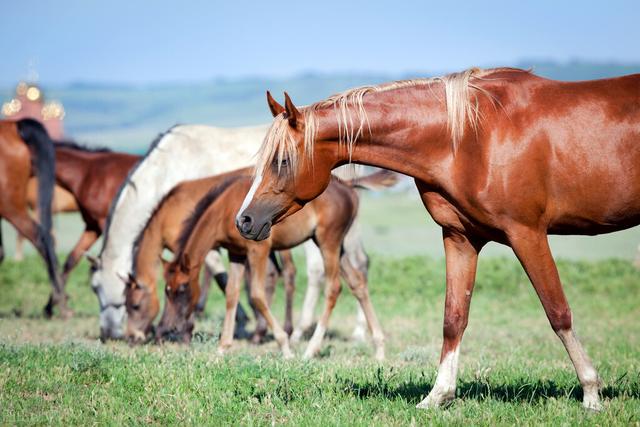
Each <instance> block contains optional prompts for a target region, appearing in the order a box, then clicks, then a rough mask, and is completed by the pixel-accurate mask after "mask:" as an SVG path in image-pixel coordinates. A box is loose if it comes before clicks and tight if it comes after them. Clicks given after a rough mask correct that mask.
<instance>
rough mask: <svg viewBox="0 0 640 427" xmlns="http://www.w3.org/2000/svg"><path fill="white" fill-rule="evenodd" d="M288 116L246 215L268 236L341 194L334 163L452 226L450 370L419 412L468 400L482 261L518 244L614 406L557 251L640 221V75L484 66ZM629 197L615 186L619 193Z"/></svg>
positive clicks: (590, 401) (361, 92)
mask: <svg viewBox="0 0 640 427" xmlns="http://www.w3.org/2000/svg"><path fill="white" fill-rule="evenodd" d="M268 102H269V106H270V108H271V110H272V112H274V113H275V114H276V117H275V120H274V122H273V123H272V127H271V129H270V131H269V133H268V135H267V137H266V138H265V142H264V145H263V147H262V149H261V151H260V154H259V159H258V166H257V169H256V175H255V179H254V182H253V185H252V187H251V190H250V191H249V193H248V195H247V198H246V200H245V203H244V204H243V207H242V209H241V210H240V212H239V213H238V216H237V226H238V228H239V229H240V230H241V232H242V234H243V236H245V237H247V238H250V239H254V240H260V239H264V238H266V237H268V236H269V229H270V227H271V225H272V224H275V223H277V222H280V221H283V220H285V219H286V218H287V217H288V216H289V215H291V214H293V213H295V212H296V211H298V210H299V209H301V208H302V207H303V206H304V205H305V204H306V203H308V202H310V201H311V200H313V199H314V198H315V197H317V196H318V195H320V194H321V193H322V191H323V190H324V189H325V188H326V187H327V185H329V182H330V176H331V174H330V172H331V169H333V168H334V167H336V166H338V165H341V164H345V163H348V162H355V163H362V164H368V165H375V166H379V167H383V168H387V169H391V170H395V171H397V172H401V173H403V174H405V175H409V176H412V177H414V178H415V182H416V186H417V188H418V191H419V192H420V195H421V197H422V201H423V203H424V205H425V207H426V209H427V210H428V212H429V213H430V214H431V216H432V217H433V218H434V220H435V221H436V222H437V223H438V224H439V225H440V226H441V227H442V230H443V240H444V248H445V255H446V267H447V274H446V284H447V291H446V299H445V315H444V326H443V335H444V342H443V346H442V352H441V356H440V367H439V369H438V375H437V378H436V382H435V384H434V386H433V389H432V390H431V392H430V393H429V395H428V396H427V397H426V398H425V399H424V400H423V401H422V402H421V403H420V404H419V405H418V407H420V408H425V407H434V406H439V405H442V404H443V403H445V402H447V401H449V400H451V399H453V398H454V397H455V390H456V378H457V369H458V356H459V351H460V341H461V339H462V335H463V332H464V330H465V328H466V326H467V321H468V314H469V305H470V302H471V294H472V292H473V286H474V282H475V275H476V266H477V259H478V254H479V252H480V250H481V248H482V247H483V246H484V245H485V244H486V243H487V242H488V241H496V242H499V243H503V244H505V245H508V246H510V247H511V248H512V249H513V251H514V253H515V254H516V256H517V257H518V259H519V261H520V263H521V264H522V266H523V268H524V270H525V271H526V273H527V275H528V276H529V279H530V280H531V283H532V284H533V287H534V288H535V291H536V293H537V294H538V297H539V299H540V302H541V303H542V306H543V308H544V310H545V313H546V315H547V318H548V319H549V322H550V324H551V327H552V328H553V330H554V331H555V333H556V334H557V335H558V337H559V338H560V340H561V341H562V343H563V344H564V346H565V348H566V350H567V352H568V354H569V357H570V359H571V361H572V362H573V365H574V367H575V370H576V373H577V376H578V379H579V381H580V384H581V385H582V389H583V395H584V397H583V405H584V407H586V408H589V409H593V410H598V409H600V407H601V405H600V398H599V384H600V380H599V378H598V374H597V372H596V370H595V369H594V367H593V364H592V363H591V361H590V359H589V357H588V356H587V353H586V352H585V350H584V348H583V347H582V345H581V343H580V341H579V340H578V338H577V337H576V335H575V333H574V331H573V322H572V315H571V310H570V309H569V305H568V303H567V299H566V297H565V295H564V292H563V289H562V285H561V282H560V277H559V275H558V270H557V268H556V264H555V262H554V259H553V256H552V254H551V251H550V249H549V244H548V237H547V235H548V234H550V233H553V234H599V233H606V232H612V231H616V230H622V229H625V228H629V227H632V226H635V225H637V224H638V223H639V222H640V74H635V75H630V76H625V77H618V78H611V79H603V80H593V81H584V82H560V81H553V80H548V79H545V78H542V77H539V76H536V75H534V74H533V73H531V72H528V71H524V70H519V69H510V68H498V69H490V70H480V69H470V70H467V71H465V72H462V73H456V74H451V75H448V76H444V77H440V78H432V79H417V80H409V81H402V82H394V83H388V84H383V85H378V86H368V87H363V88H357V89H352V90H349V91H347V92H344V93H342V94H339V95H335V96H333V97H331V98H329V99H327V100H325V101H321V102H319V103H316V104H313V105H311V106H309V107H306V108H303V109H302V110H298V109H297V108H296V107H295V105H294V104H293V102H292V101H291V99H290V98H289V96H288V95H286V94H285V107H282V106H281V105H279V104H278V103H277V102H275V101H274V100H273V98H271V96H270V95H269V96H268ZM612 189H615V191H612Z"/></svg>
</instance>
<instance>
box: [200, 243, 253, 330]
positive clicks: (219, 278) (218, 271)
mask: <svg viewBox="0 0 640 427" xmlns="http://www.w3.org/2000/svg"><path fill="white" fill-rule="evenodd" d="M204 262H205V266H206V268H205V278H206V274H207V272H210V274H211V275H212V276H213V278H214V279H215V281H216V284H217V285H218V287H219V288H220V290H221V291H222V292H223V293H226V287H227V281H228V276H227V272H226V270H225V268H224V263H223V262H222V257H221V256H220V252H218V251H209V253H208V254H207V256H206V257H205V259H204ZM210 282H211V279H209V280H208V281H207V283H210ZM208 290H209V285H207V288H206V290H205V291H204V292H202V293H201V294H200V299H199V300H198V306H201V307H202V308H201V311H204V307H205V305H206V303H207V296H208ZM248 322H249V316H247V312H246V311H245V310H244V308H243V307H242V304H241V303H240V302H239V301H238V307H237V308H236V328H235V331H234V333H233V334H234V337H235V338H240V339H245V338H247V337H248V336H249V333H248V332H247V329H246V327H247V323H248Z"/></svg>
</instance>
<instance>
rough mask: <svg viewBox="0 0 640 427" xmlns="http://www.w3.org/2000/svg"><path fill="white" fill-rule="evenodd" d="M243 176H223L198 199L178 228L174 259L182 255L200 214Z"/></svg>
mask: <svg viewBox="0 0 640 427" xmlns="http://www.w3.org/2000/svg"><path fill="white" fill-rule="evenodd" d="M243 177H245V175H231V176H229V177H227V178H225V179H224V181H222V182H221V183H220V184H218V185H216V186H214V187H213V188H211V189H210V190H209V191H208V192H207V194H205V195H204V197H202V199H200V201H198V204H197V205H196V206H195V208H194V209H193V212H192V213H191V215H189V216H188V217H187V219H185V220H184V223H183V225H182V229H181V230H180V235H179V236H178V240H177V244H176V247H177V249H176V254H175V257H174V258H175V259H179V258H180V257H181V256H182V253H183V252H184V249H185V247H186V246H187V242H188V241H189V237H190V236H191V233H192V232H193V229H194V228H195V227H196V225H197V224H198V220H199V219H200V217H201V216H202V214H203V213H204V212H205V211H206V210H207V209H208V208H209V206H211V204H212V203H213V202H215V201H216V200H217V199H218V197H220V196H221V195H222V194H223V193H224V192H225V190H226V189H227V188H229V187H230V186H231V185H232V184H233V183H235V182H236V181H238V180H239V179H241V178H243Z"/></svg>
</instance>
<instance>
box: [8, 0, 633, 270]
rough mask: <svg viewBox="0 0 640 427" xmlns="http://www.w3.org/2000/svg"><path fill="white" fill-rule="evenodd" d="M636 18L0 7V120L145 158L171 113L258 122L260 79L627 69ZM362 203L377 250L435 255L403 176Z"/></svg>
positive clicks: (592, 247) (609, 249)
mask: <svg viewBox="0 0 640 427" xmlns="http://www.w3.org/2000/svg"><path fill="white" fill-rule="evenodd" d="M639 17H640V2H638V1H609V2H597V1H583V2H579V3H573V2H557V1H553V2H552V1H537V2H530V3H525V2H511V1H493V2H483V3H482V4H479V3H477V2H455V3H452V2H427V1H404V2H402V1H401V2H399V1H394V2H392V1H351V2H345V1H334V0H326V1H323V2H318V3H315V2H298V3H287V2H279V3H275V2H242V3H237V2H219V1H185V2H175V1H165V0H160V1H153V2H142V1H124V0H112V1H109V2H102V1H81V0H64V1H55V2H54V1H50V0H41V1H35V0H21V1H19V2H18V1H12V2H6V3H5V4H4V5H3V10H2V13H1V14H0V34H1V37H0V51H2V53H3V58H2V67H0V103H1V104H2V113H3V115H4V116H5V117H13V118H17V117H21V116H23V115H36V116H37V115H40V118H41V119H44V120H45V122H46V123H47V126H48V127H49V130H50V132H51V133H52V134H53V135H54V137H57V138H61V137H63V136H64V137H67V138H73V139H76V140H79V141H81V142H84V143H87V144H89V145H102V146H107V147H110V148H113V149H117V150H122V151H129V152H135V153H143V152H144V151H145V150H146V148H147V146H148V145H149V143H150V142H151V140H152V139H153V138H154V137H155V136H156V135H157V134H158V133H160V132H162V131H163V130H165V129H167V128H168V127H170V126H172V125H174V124H176V123H204V124H210V125H216V126H245V125H255V124H260V123H266V122H268V121H269V120H270V114H269V111H268V109H267V107H266V102H265V98H264V93H265V90H267V89H270V90H271V91H272V92H273V93H275V94H276V96H277V97H278V98H279V99H281V97H282V91H284V90H287V91H288V92H289V94H291V96H292V97H293V99H294V101H295V102H296V103H299V104H305V103H310V102H313V101H316V100H319V99H322V98H325V97H327V96H329V95H331V94H333V93H335V92H338V91H341V90H344V89H347V88H350V87H354V86H358V85H363V84H374V83H379V82H383V81H388V80H395V79H403V78H411V77H424V76H432V75H440V74H443V73H447V72H451V71H459V70H462V69H465V68H468V67H472V66H480V67H491V66H516V67H522V68H533V70H534V71H535V72H536V73H538V74H540V75H542V76H546V77H549V78H555V79H563V80H580V79H593V78H599V77H606V76H616V75H623V74H630V73H637V72H640V47H638V40H640V25H638V22H639V21H638V18H639ZM366 198H367V200H369V202H367V203H364V204H363V208H362V209H363V215H364V221H363V224H364V227H366V230H365V236H366V239H367V244H368V245H369V246H370V247H373V249H374V250H375V251H377V252H384V253H397V254H405V253H412V254H413V253H425V252H426V253H429V254H431V255H435V256H439V255H441V254H442V249H441V243H440V232H439V229H438V227H437V226H435V224H433V223H432V222H431V221H430V219H428V218H427V216H426V215H425V214H424V211H423V208H422V206H421V205H420V202H419V201H417V199H416V197H415V194H414V192H413V191H412V188H411V183H410V182H409V181H407V182H405V183H404V185H401V186H400V187H399V189H396V190H395V192H391V193H388V194H385V195H379V194H369V195H367V196H366ZM389 198H392V199H393V200H389ZM73 218H74V217H73V216H71V217H66V216H61V217H59V218H58V219H57V220H56V221H57V222H58V227H59V228H60V227H61V228H63V229H64V230H66V229H67V228H70V229H69V232H66V231H63V232H61V233H59V236H61V237H59V240H60V244H61V245H62V246H61V249H66V244H67V243H66V241H65V237H64V236H70V239H71V240H73V239H75V238H76V236H77V235H78V234H77V233H76V232H75V231H72V230H71V229H73V230H75V228H74V227H76V223H77V221H75V220H73ZM3 227H7V225H6V224H5V225H4V226H3ZM78 231H79V230H78ZM8 232H9V231H8ZM7 240H11V238H8V239H7ZM425 241H426V242H428V243H427V244H425ZM638 242H640V233H639V232H636V231H635V230H631V231H627V232H623V233H616V234H614V235H608V236H604V237H599V238H596V239H591V238H580V237H575V238H574V237H570V238H562V239H560V240H557V239H554V241H553V245H554V250H555V251H556V253H557V254H559V255H560V256H567V257H574V256H576V257H589V258H590V257H607V256H616V257H623V258H631V257H633V256H635V248H636V246H637V244H638ZM488 252H492V253H499V254H503V253H508V251H506V250H504V249H502V248H500V247H498V246H497V245H495V246H491V247H489V248H488Z"/></svg>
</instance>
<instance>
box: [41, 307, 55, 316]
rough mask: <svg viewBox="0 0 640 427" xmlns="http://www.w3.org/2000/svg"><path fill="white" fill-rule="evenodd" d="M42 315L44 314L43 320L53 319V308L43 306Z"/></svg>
mask: <svg viewBox="0 0 640 427" xmlns="http://www.w3.org/2000/svg"><path fill="white" fill-rule="evenodd" d="M42 313H43V314H44V317H45V318H47V319H51V317H53V306H51V305H50V304H47V305H45V306H44V308H43V309H42Z"/></svg>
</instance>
